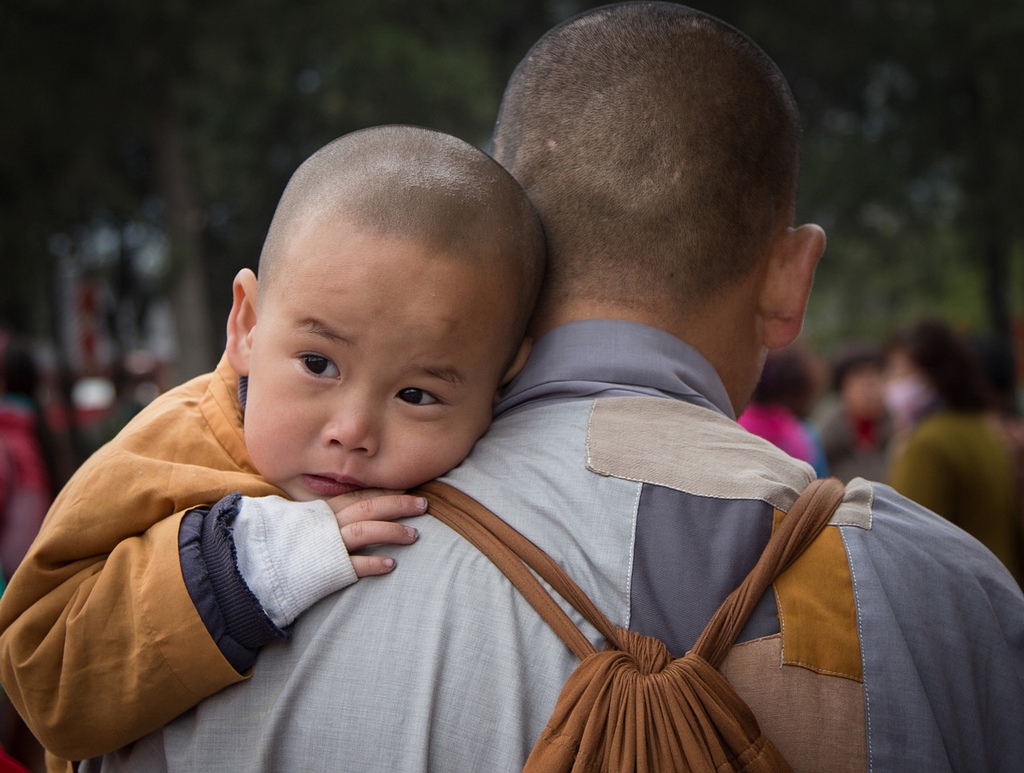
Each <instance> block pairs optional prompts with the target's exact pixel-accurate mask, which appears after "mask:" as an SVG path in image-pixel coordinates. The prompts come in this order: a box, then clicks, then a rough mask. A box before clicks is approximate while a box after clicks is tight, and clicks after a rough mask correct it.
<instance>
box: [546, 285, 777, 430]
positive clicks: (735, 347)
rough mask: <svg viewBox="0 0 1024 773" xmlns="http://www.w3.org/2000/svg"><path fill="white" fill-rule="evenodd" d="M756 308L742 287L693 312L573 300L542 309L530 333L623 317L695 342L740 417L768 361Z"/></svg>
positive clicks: (664, 305)
mask: <svg viewBox="0 0 1024 773" xmlns="http://www.w3.org/2000/svg"><path fill="white" fill-rule="evenodd" d="M750 308H751V304H750V302H749V299H747V298H744V297H741V291H740V289H739V288H737V291H736V292H726V293H723V294H721V295H720V296H719V297H716V299H715V302H714V303H711V304H704V305H703V307H702V309H701V310H700V311H699V312H692V311H691V312H690V313H681V312H680V311H679V310H678V309H677V308H676V307H675V306H673V305H671V304H668V303H658V302H656V301H654V300H652V301H651V302H650V303H648V304H646V305H645V306H644V307H642V308H640V307H633V306H627V305H624V304H619V303H614V302H608V301H601V300H589V299H587V300H572V301H565V302H563V303H560V304H558V305H557V306H555V307H549V308H548V309H546V310H542V311H541V312H540V313H538V315H537V316H536V317H535V318H534V320H533V324H532V325H531V331H530V334H531V335H532V336H533V337H534V340H536V339H539V338H540V336H542V335H543V334H544V333H546V332H548V331H550V330H553V329H554V328H556V327H558V326H560V325H564V324H566V323H569V322H579V321H583V320H588V319H617V320H623V321H626V322H636V323H639V324H642V325H649V326H650V327H654V328H657V329H659V330H663V331H665V332H666V333H669V334H670V335H673V336H675V337H676V338H678V339H679V340H681V341H683V342H685V343H687V344H689V345H690V346H692V347H693V348H694V349H696V350H697V351H698V352H700V353H701V355H702V356H703V357H704V358H705V359H706V360H707V361H708V362H709V363H710V364H711V366H712V367H713V368H714V369H715V371H716V372H717V373H718V375H719V377H720V378H721V379H722V383H723V384H724V385H725V388H726V391H727V393H728V395H729V399H730V401H731V402H732V405H733V407H734V409H735V410H736V411H737V415H739V412H740V411H742V409H743V408H744V407H745V406H746V404H747V401H748V400H749V399H750V395H751V393H752V392H753V389H754V386H755V385H756V384H757V379H758V376H759V375H760V372H761V366H762V365H763V362H764V351H763V348H762V347H761V345H760V338H759V334H758V329H757V320H756V319H755V318H753V315H751V314H749V313H746V312H747V310H749V309H750Z"/></svg>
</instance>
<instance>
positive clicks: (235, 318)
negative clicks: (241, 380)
mask: <svg viewBox="0 0 1024 773" xmlns="http://www.w3.org/2000/svg"><path fill="white" fill-rule="evenodd" d="M256 286H257V283H256V275H255V274H254V273H253V272H252V271H251V270H250V269H248V268H243V269H242V270H241V271H239V272H238V274H237V275H236V276H235V281H234V283H233V284H232V286H231V294H232V301H231V313H230V314H229V315H228V344H227V348H226V350H225V352H226V354H227V357H228V362H229V363H231V367H232V368H234V370H235V373H237V374H238V375H239V376H248V375H249V358H250V356H251V354H252V336H253V330H254V329H255V327H256Z"/></svg>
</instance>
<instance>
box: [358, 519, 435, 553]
mask: <svg viewBox="0 0 1024 773" xmlns="http://www.w3.org/2000/svg"><path fill="white" fill-rule="evenodd" d="M418 536H419V533H418V532H417V531H416V529H414V528H413V527H411V526H405V525H403V524H400V523H391V522H390V521H356V522H355V523H350V524H349V525H347V526H343V527H341V539H342V541H343V542H344V543H345V547H346V548H347V549H348V552H349V554H350V555H351V554H352V553H355V552H358V551H360V550H362V549H363V548H365V547H368V546H370V545H408V544H410V543H412V542H415V541H416V538H417V537H418Z"/></svg>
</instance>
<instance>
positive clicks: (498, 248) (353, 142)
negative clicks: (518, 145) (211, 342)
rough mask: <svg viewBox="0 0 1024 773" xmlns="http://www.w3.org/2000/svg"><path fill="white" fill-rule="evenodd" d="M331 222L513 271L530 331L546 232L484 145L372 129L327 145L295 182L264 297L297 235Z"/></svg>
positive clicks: (413, 131) (265, 255) (278, 216)
mask: <svg viewBox="0 0 1024 773" xmlns="http://www.w3.org/2000/svg"><path fill="white" fill-rule="evenodd" d="M327 220H343V221H347V222H349V223H351V224H353V225H354V226H356V227H357V228H359V229H361V230H366V231H368V232H370V233H374V234H379V235H381V236H384V237H390V238H400V239H406V240H409V241H417V242H420V243H423V244H425V245H427V246H429V247H430V248H431V250H432V251H434V252H436V253H437V254H438V255H440V256H444V257H449V258H453V259H458V260H473V261H479V263H480V266H481V268H482V269H484V270H487V271H491V272H495V273H498V274H505V275H506V276H507V279H508V282H509V286H508V292H509V293H511V294H514V298H515V301H516V306H517V308H519V309H520V314H519V319H517V323H522V324H523V325H525V321H526V319H527V318H528V317H529V313H530V311H531V309H532V305H533V301H534V299H535V297H536V293H537V289H538V287H539V285H540V280H541V277H542V275H543V267H544V237H543V232H542V229H541V226H540V221H539V219H538V218H537V215H536V213H535V211H534V210H533V207H532V206H531V204H530V202H529V200H528V199H527V197H526V195H525V193H524V192H523V190H522V189H521V188H520V186H519V185H518V183H517V182H516V181H515V180H514V179H513V178H512V177H511V176H510V175H509V174H508V173H507V172H506V171H505V170H504V169H503V168H502V167H501V166H500V165H499V164H497V163H496V162H495V161H494V160H493V159H491V158H490V157H488V156H487V155H486V154H485V153H483V152H482V151H481V150H479V149H478V148H475V147H473V146H472V145H469V144H468V143H465V142H463V141H461V140H459V139H457V138H455V137H452V136H450V135H447V134H443V133H440V132H436V131H431V130H428V129H422V128H418V127H413V126H381V127H375V128H372V129H364V130H362V131H357V132H353V133H352V134H348V135H345V136H344V137H341V138H339V139H337V140H335V141H333V142H331V143H330V144H328V145H326V146H325V147H323V148H321V149H320V150H319V151H317V152H316V153H315V154H313V156H311V157H310V158H309V159H307V160H306V161H305V162H304V163H303V164H302V165H301V166H300V167H299V168H298V170H296V172H295V174H294V175H292V178H291V180H290V181H289V182H288V186H287V187H286V189H285V191H284V194H283V195H282V197H281V201H280V203H279V204H278V207H277V211H276V212H275V213H274V219H273V221H272V222H271V225H270V230H269V232H268V234H267V239H266V241H265V243H264V246H263V252H262V254H261V255H260V265H259V277H260V288H261V292H264V291H265V289H266V287H267V286H269V285H272V284H273V283H274V282H275V281H278V277H279V276H280V275H284V276H286V275H287V270H288V269H287V265H286V264H284V263H283V262H282V260H281V256H282V255H284V254H285V252H286V249H285V247H286V245H287V243H288V240H289V238H290V237H292V236H293V235H294V234H295V233H297V231H298V229H300V228H308V227H309V226H311V225H314V226H315V225H318V224H320V223H322V222H325V221H327ZM520 332H521V330H520Z"/></svg>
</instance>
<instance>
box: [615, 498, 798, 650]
mask: <svg viewBox="0 0 1024 773" xmlns="http://www.w3.org/2000/svg"><path fill="white" fill-rule="evenodd" d="M771 531H772V507H771V505H768V504H766V503H764V502H760V501H756V500H747V499H732V500H714V499H707V498H705V497H697V496H694V495H692V494H686V493H683V492H681V491H675V490H673V489H669V488H664V487H661V486H644V489H643V493H642V494H641V496H640V509H639V513H638V514H637V526H636V551H635V556H634V560H633V567H634V571H633V584H632V593H631V598H632V606H633V613H632V617H631V619H630V628H631V629H633V630H636V631H641V632H643V633H645V634H649V635H653V636H657V637H658V638H659V639H661V640H662V641H664V642H665V643H666V645H668V648H669V650H670V651H671V652H672V653H673V654H674V655H676V656H681V655H683V654H685V652H686V651H687V650H688V649H690V648H691V647H692V646H693V644H694V642H696V640H697V637H698V636H699V635H700V632H701V631H702V630H703V629H704V626H705V625H706V624H707V621H708V620H710V619H711V615H712V614H714V612H715V610H716V609H717V608H718V607H719V606H720V605H721V603H722V602H723V601H724V600H725V597H726V596H727V595H728V594H729V593H730V592H731V591H732V590H733V589H734V588H735V587H736V586H737V585H739V584H740V582H742V581H743V578H744V577H746V575H747V573H748V572H749V571H750V570H751V569H752V568H753V567H754V564H755V563H756V562H757V559H758V557H759V556H760V554H761V551H762V550H763V549H764V546H765V545H766V544H767V543H768V538H769V537H770V536H771ZM778 632H779V619H778V610H777V609H776V605H775V595H774V594H773V593H772V592H771V591H770V590H769V591H768V592H767V593H766V594H764V596H763V597H762V598H761V601H760V602H759V603H758V606H757V608H756V609H755V610H754V613H753V614H752V615H751V617H750V620H749V621H748V622H747V625H746V627H745V628H744V630H743V632H742V633H741V634H740V639H739V640H740V641H748V640H750V639H755V638H758V637H760V636H769V635H771V634H775V633H778Z"/></svg>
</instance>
